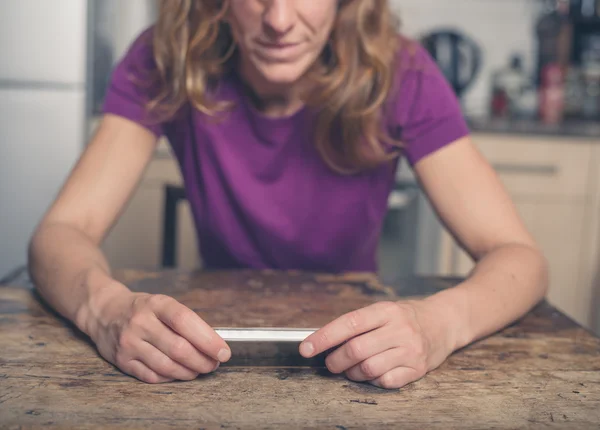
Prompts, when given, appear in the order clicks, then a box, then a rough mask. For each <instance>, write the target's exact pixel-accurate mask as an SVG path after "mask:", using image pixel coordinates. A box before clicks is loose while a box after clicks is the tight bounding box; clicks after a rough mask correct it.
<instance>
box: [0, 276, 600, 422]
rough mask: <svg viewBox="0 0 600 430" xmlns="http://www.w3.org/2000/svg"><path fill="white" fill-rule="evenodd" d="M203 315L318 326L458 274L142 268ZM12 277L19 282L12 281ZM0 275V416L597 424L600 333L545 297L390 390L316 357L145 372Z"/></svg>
mask: <svg viewBox="0 0 600 430" xmlns="http://www.w3.org/2000/svg"><path fill="white" fill-rule="evenodd" d="M116 276H117V278H118V279H120V280H121V281H122V282H125V283H126V284H127V285H128V286H129V287H130V288H132V289H133V290H135V291H147V292H151V293H158V292H164V293H168V294H170V295H172V296H174V297H176V298H177V299H178V300H180V301H181V302H183V303H184V304H186V305H187V306H189V307H190V308H191V309H193V310H195V311H196V312H198V313H199V314H200V315H202V317H203V318H204V319H205V320H206V321H207V322H209V323H210V324H211V325H213V326H223V325H234V326H235V325H237V326H246V325H249V326H263V327H265V326H273V325H280V326H299V327H312V326H321V325H323V324H325V323H327V322H329V321H330V320H331V319H333V318H334V317H336V316H338V315H341V314H342V313H345V312H347V311H349V310H351V309H355V308H358V307H362V306H365V305H368V304H370V303H373V302H375V301H382V300H396V299H398V298H400V297H406V296H423V295H427V294H431V293H434V292H435V291H439V290H440V289H443V288H448V287H451V286H452V285H453V284H454V283H455V282H457V280H451V279H441V278H420V279H414V280H404V281H399V282H398V283H397V284H396V285H392V286H384V285H381V284H380V283H379V282H378V280H377V279H376V278H374V277H373V276H371V275H368V274H346V275H340V276H329V275H321V276H319V275H313V274H306V273H295V272H294V273H280V272H270V271H269V272H230V273H216V272H215V273H187V272H185V273H184V272H140V271H121V272H119V273H117V274H116ZM18 284H22V285H18ZM11 285H12V286H9V285H5V286H2V287H0V324H1V326H2V330H0V344H1V345H2V355H1V358H0V376H1V381H2V382H1V383H0V422H2V424H3V425H4V426H6V427H8V428H17V427H19V428H20V426H23V427H37V426H48V427H73V428H100V427H110V428H131V427H136V428H139V427H143V428H147V429H148V428H173V427H194V428H257V427H260V428H281V427H286V428H288V427H303V428H306V427H319V428H331V429H346V428H391V427H397V426H398V425H401V426H402V427H403V428H444V429H447V428H453V427H458V428H462V429H468V428H521V427H531V426H544V427H556V428H573V429H579V428H589V427H590V426H593V425H594V426H597V425H598V424H600V372H599V371H600V339H598V338H597V337H594V336H593V335H592V334H590V333H589V332H587V331H586V330H584V329H582V328H581V327H580V326H578V325H577V324H575V323H574V322H573V321H571V320H570V319H568V318H566V317H565V316H564V315H562V314H561V313H559V312H558V311H556V310H555V309H553V308H552V307H551V306H549V305H548V304H547V303H541V304H539V305H538V306H537V307H536V308H535V309H534V310H533V311H532V312H531V313H529V314H528V315H527V316H526V317H525V318H524V319H522V320H521V321H519V322H518V323H516V324H514V325H512V326H511V327H508V328H506V329H505V330H503V331H502V332H500V333H498V334H496V335H494V336H490V337H488V338H486V339H484V340H481V341H479V342H476V343H474V344H472V345H470V346H468V347H466V348H464V349H462V350H460V351H458V352H456V353H455V354H453V355H452V356H451V357H450V358H449V359H448V360H447V361H446V362H445V363H444V364H443V365H442V366H441V367H439V368H438V369H436V370H434V371H432V372H430V373H429V374H428V375H427V376H425V377H424V378H422V379H421V380H419V381H417V382H415V383H413V384H410V385H408V386H406V387H405V388H403V389H400V390H389V391H388V390H383V389H379V388H375V387H372V386H370V385H367V384H361V383H354V382H351V381H348V380H346V379H345V378H344V377H343V376H336V375H331V374H330V373H328V372H327V370H326V369H325V368H322V367H315V366H312V367H309V366H298V367H286V368H284V367H277V366H256V367H244V366H239V365H231V364H224V365H222V366H221V368H220V369H219V370H218V371H217V372H216V373H214V374H212V375H210V376H205V377H200V378H198V379H197V380H195V381H191V382H176V383H167V384H160V385H151V384H145V383H142V382H139V381H137V380H136V379H134V378H131V377H129V376H127V375H125V374H123V373H121V372H120V371H119V370H117V369H116V368H114V367H113V366H111V365H110V364H108V363H107V362H105V361H104V360H103V359H101V358H100V357H99V356H98V355H97V353H96V351H95V348H94V346H93V345H92V344H91V343H90V342H89V341H88V339H87V338H86V337H85V336H83V335H82V334H81V333H79V332H78V331H77V330H75V329H74V328H73V327H72V326H71V325H70V324H68V323H67V322H65V321H64V320H62V319H61V318H60V317H58V316H57V315H56V314H54V313H53V312H51V311H50V310H49V309H48V308H47V307H46V306H45V305H44V304H43V303H42V302H41V301H40V299H39V298H38V296H36V294H35V292H34V290H33V289H32V288H31V285H29V283H28V282H24V283H23V282H19V281H18V280H16V279H13V281H12V282H11Z"/></svg>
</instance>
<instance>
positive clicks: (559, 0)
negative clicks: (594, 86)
mask: <svg viewBox="0 0 600 430" xmlns="http://www.w3.org/2000/svg"><path fill="white" fill-rule="evenodd" d="M570 8H571V3H570V0H552V1H551V2H550V3H549V7H548V8H547V10H546V13H544V14H543V15H542V17H541V18H540V19H539V20H538V23H537V26H536V32H537V38H538V61H537V73H536V83H537V84H538V85H540V83H541V79H542V73H543V70H544V68H545V67H546V66H547V65H550V64H558V65H560V66H562V67H564V68H566V67H568V66H569V64H570V62H571V54H572V45H573V24H572V21H571V15H570Z"/></svg>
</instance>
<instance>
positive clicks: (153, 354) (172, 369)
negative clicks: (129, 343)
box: [135, 340, 198, 381]
mask: <svg viewBox="0 0 600 430" xmlns="http://www.w3.org/2000/svg"><path fill="white" fill-rule="evenodd" d="M135 350H136V351H137V352H138V354H139V355H138V356H137V357H136V359H137V360H139V361H141V362H142V363H144V364H145V365H146V366H147V367H148V368H149V369H150V370H152V371H154V372H156V373H157V374H158V375H160V376H164V377H165V378H170V379H179V380H182V381H191V380H193V379H196V378H197V377H198V373H197V372H194V371H193V370H190V369H188V368H186V367H184V366H182V365H181V364H179V363H176V362H175V361H173V360H172V359H171V358H170V357H168V356H167V355H165V354H164V353H163V352H161V351H159V350H158V349H157V348H156V347H154V346H153V345H150V344H149V343H148V342H146V341H145V340H140V343H139V344H138V345H136V348H135Z"/></svg>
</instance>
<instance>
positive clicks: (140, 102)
mask: <svg viewBox="0 0 600 430" xmlns="http://www.w3.org/2000/svg"><path fill="white" fill-rule="evenodd" d="M152 29H153V27H150V28H148V29H146V30H145V31H143V32H142V33H141V34H140V35H139V36H138V37H137V38H136V39H135V40H134V41H133V43H132V44H131V45H130V46H129V48H128V50H127V52H126V53H125V55H124V56H123V57H122V58H121V59H120V60H119V62H118V63H117V65H116V66H115V68H114V69H113V71H112V73H111V76H110V80H109V85H108V88H107V91H106V94H105V98H104V104H103V112H104V113H110V114H114V115H119V116H121V117H124V118H127V119H129V120H131V121H133V122H136V123H138V124H140V125H142V126H144V127H145V128H147V129H148V130H150V131H151V132H152V133H154V134H155V135H156V136H157V137H160V136H161V135H162V134H163V126H162V124H161V123H159V122H157V121H156V120H153V119H152V118H151V116H150V115H149V113H148V111H147V109H146V104H147V103H148V102H149V101H150V99H151V94H152V85H151V83H150V81H149V76H150V73H152V72H153V71H154V70H155V69H156V63H155V62H154V57H153V53H152Z"/></svg>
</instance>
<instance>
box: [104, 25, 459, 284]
mask: <svg viewBox="0 0 600 430" xmlns="http://www.w3.org/2000/svg"><path fill="white" fill-rule="evenodd" d="M151 30H152V29H151V28H150V29H149V30H147V31H145V32H144V33H142V34H141V35H140V36H139V37H138V38H137V39H136V41H135V42H134V43H133V44H132V46H131V47H130V49H129V51H128V52H127V53H126V55H125V56H124V58H123V59H122V60H121V61H120V62H119V64H118V65H117V67H116V69H115V70H114V72H113V75H112V79H111V83H110V86H109V88H108V91H107V94H106V99H105V105H104V111H105V112H106V113H112V114H116V115H120V116H123V117H125V118H128V119H129V120H132V121H135V122H137V123H139V124H141V125H143V126H145V127H146V128H148V129H149V130H151V131H152V132H153V133H155V134H156V135H157V136H160V135H164V136H166V137H167V138H168V140H169V142H170V144H171V147H172V149H173V152H174V154H175V155H176V157H177V160H178V162H179V165H180V168H181V172H182V176H183V179H184V183H185V189H186V193H187V197H188V200H189V203H190V207H191V210H192V213H193V217H194V220H195V225H196V229H197V234H198V242H199V246H200V251H201V255H202V258H203V261H204V263H205V266H206V267H207V268H211V269H236V268H259V269H260V268H272V269H299V270H312V271H323V272H339V271H372V272H375V271H377V264H376V251H377V244H378V241H379V235H380V231H381V227H382V223H383V219H384V216H385V214H386V211H387V200H388V195H389V193H390V191H391V190H392V188H393V186H394V181H395V172H396V166H397V161H395V162H393V163H387V164H383V165H381V166H379V167H378V168H375V169H373V170H370V171H367V172H364V173H361V174H357V175H353V176H347V175H340V174H338V173H335V172H333V171H332V170H330V169H329V167H328V166H327V165H326V164H325V163H324V162H323V161H322V159H321V158H320V156H319V154H318V152H317V150H316V149H315V148H314V146H313V143H312V141H311V138H310V137H311V135H312V134H311V132H312V130H313V125H314V119H315V116H314V115H313V114H312V112H310V111H309V108H304V109H302V110H300V111H298V112H297V113H295V114H293V115H291V116H288V117H283V118H270V117H266V116H264V115H262V114H261V113H259V112H258V111H256V110H255V109H254V108H253V106H252V105H251V102H250V101H249V100H247V99H246V97H245V96H244V92H243V91H242V87H241V85H242V84H241V81H240V80H239V79H237V78H236V76H235V74H233V75H231V76H229V75H228V76H227V77H224V78H223V79H222V82H220V84H219V89H218V91H217V97H219V98H220V99H224V100H232V101H234V102H235V108H233V110H232V111H230V112H229V113H228V114H227V116H226V117H224V119H222V120H220V121H215V120H214V119H213V118H209V117H207V116H206V115H205V114H203V113H201V112H199V111H197V110H195V109H190V108H189V107H188V108H186V109H182V112H181V113H180V114H178V115H176V116H175V117H174V118H173V119H172V120H169V121H168V122H165V123H163V124H158V125H157V124H149V123H148V122H147V121H146V120H145V119H146V113H145V110H144V104H145V102H146V101H147V100H148V94H147V93H145V92H144V91H143V90H142V89H140V87H138V86H137V85H136V83H135V80H132V79H131V77H132V75H134V76H135V73H136V69H137V70H139V69H140V66H141V67H142V68H148V67H153V60H152V50H151ZM398 55H401V56H402V58H401V60H402V61H401V62H400V64H405V65H406V66H405V67H402V70H398V71H397V73H396V75H397V76H396V78H397V85H395V87H396V88H397V90H395V91H393V92H392V93H391V94H390V95H389V97H388V100H387V102H386V106H387V109H386V111H387V114H386V118H387V120H386V121H387V123H386V124H385V125H386V126H387V127H388V129H389V130H390V131H392V132H400V137H401V140H402V142H403V143H404V145H405V150H404V154H405V156H406V157H407V159H408V161H409V162H410V163H411V165H414V164H415V163H417V162H418V161H419V160H420V159H422V158H423V157H425V156H427V155H428V154H431V153H432V152H433V151H436V150H437V149H439V148H441V147H443V146H444V145H446V144H449V143H451V142H453V141H455V140H456V139H458V138H460V137H463V136H465V135H467V134H468V129H467V125H466V123H465V121H464V118H463V116H462V113H461V109H460V105H459V103H458V101H457V99H456V97H455V95H454V93H453V91H452V89H451V88H450V86H449V85H448V83H447V81H446V80H445V78H444V77H443V75H442V74H441V72H440V71H439V69H438V68H437V65H436V64H435V62H434V61H433V59H432V58H431V57H430V56H429V55H428V53H427V52H426V51H425V50H424V49H423V48H422V47H417V50H416V53H414V52H413V53H412V54H410V55H409V54H408V53H406V52H405V51H402V52H399V53H398Z"/></svg>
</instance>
